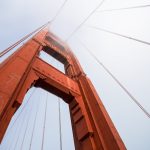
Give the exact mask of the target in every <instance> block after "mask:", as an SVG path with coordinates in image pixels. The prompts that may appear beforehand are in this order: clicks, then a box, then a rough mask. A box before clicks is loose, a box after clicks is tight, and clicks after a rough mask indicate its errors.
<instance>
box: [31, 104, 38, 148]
mask: <svg viewBox="0 0 150 150" xmlns="http://www.w3.org/2000/svg"><path fill="white" fill-rule="evenodd" d="M39 106H40V102H37V106H36V107H37V108H36V113H35V118H34V122H33V129H32V134H31V141H30V146H29V150H31V146H32V141H33V135H34V131H35V125H36V120H37V114H38V110H39Z"/></svg>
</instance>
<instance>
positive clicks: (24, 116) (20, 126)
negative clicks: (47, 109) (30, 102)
mask: <svg viewBox="0 0 150 150" xmlns="http://www.w3.org/2000/svg"><path fill="white" fill-rule="evenodd" d="M30 107H31V106H30ZM30 112H31V108H30V110H29V111H28V113H25V115H26V116H24V117H22V118H24V119H23V121H22V124H21V126H20V129H19V134H18V136H17V140H16V143H15V147H14V150H16V146H17V144H18V141H19V137H20V135H21V134H20V133H21V129H22V127H23V125H24V122H25V117H26V118H27V117H28V115H27V114H29V116H30ZM28 118H29V117H28ZM28 118H27V119H28Z"/></svg>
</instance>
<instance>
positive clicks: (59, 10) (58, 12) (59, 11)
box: [50, 0, 68, 23]
mask: <svg viewBox="0 0 150 150" xmlns="http://www.w3.org/2000/svg"><path fill="white" fill-rule="evenodd" d="M67 1H68V0H65V1H64V2H63V4H62V5H61V7H60V8H59V9H58V11H57V13H56V14H55V16H54V17H53V18H52V20H51V21H50V23H53V22H54V21H55V19H56V18H57V16H58V15H59V14H60V13H61V11H62V9H63V8H64V6H65V4H66V3H67Z"/></svg>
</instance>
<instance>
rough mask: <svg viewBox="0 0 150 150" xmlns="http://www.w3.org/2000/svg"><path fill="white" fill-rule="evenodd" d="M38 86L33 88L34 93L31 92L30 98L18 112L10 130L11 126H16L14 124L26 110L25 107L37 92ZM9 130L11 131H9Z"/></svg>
mask: <svg viewBox="0 0 150 150" xmlns="http://www.w3.org/2000/svg"><path fill="white" fill-rule="evenodd" d="M35 91H36V88H34V89H33V91H32V93H31V94H30V96H29V98H28V99H27V101H26V103H25V104H24V105H23V107H22V109H21V111H20V113H19V114H18V116H17V117H16V119H15V120H14V122H13V124H12V125H11V127H10V128H9V130H11V128H12V127H13V126H14V124H15V123H16V121H17V120H18V118H19V117H20V115H21V114H22V112H23V111H24V109H25V108H26V106H27V104H28V103H29V102H30V99H31V98H32V96H33V94H34V93H35ZM8 132H9V131H8Z"/></svg>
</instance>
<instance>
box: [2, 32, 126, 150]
mask: <svg viewBox="0 0 150 150" xmlns="http://www.w3.org/2000/svg"><path fill="white" fill-rule="evenodd" d="M40 51H45V52H46V53H47V54H49V55H51V56H52V57H54V58H55V59H57V60H59V61H60V62H61V63H63V64H64V67H65V72H66V73H65V74H64V73H62V72H60V71H59V70H57V69H56V68H54V67H53V66H51V65H49V64H47V63H46V62H45V61H43V60H41V59H40V58H39V53H40ZM32 86H35V87H41V88H43V89H45V90H47V91H49V92H51V93H53V94H55V95H57V96H59V97H61V98H62V99H63V100H64V101H65V102H66V103H68V105H69V109H70V116H71V123H72V129H73V136H74V142H75V149H76V150H125V149H126V148H125V145H124V143H123V142H122V140H121V138H120V136H119V134H118V132H117V130H116V128H115V127H114V125H113V123H112V121H111V119H110V117H109V115H108V113H107V111H106V109H105V108H104V106H103V104H102V101H101V100H100V98H99V96H98V94H97V92H96V90H95V88H94V86H93V85H92V83H91V81H90V80H89V79H88V77H87V76H86V75H85V73H84V71H83V69H82V67H81V66H80V63H79V62H78V60H77V58H76V57H75V56H74V54H73V53H72V51H71V50H70V48H69V47H68V46H67V45H66V44H65V43H64V42H62V41H61V40H60V39H59V38H58V37H56V36H55V35H54V34H52V33H50V32H49V31H47V30H45V29H44V30H42V31H41V32H39V33H38V34H37V35H36V36H34V37H33V38H32V39H31V40H29V41H28V42H27V43H26V44H24V45H23V46H22V47H21V48H19V49H18V50H17V51H16V52H15V53H14V54H13V55H12V56H10V57H9V58H8V59H7V60H5V61H4V62H3V63H2V64H1V65H0V140H2V138H3V136H4V134H5V131H6V129H7V127H8V124H9V122H10V120H11V118H12V116H13V114H14V113H15V111H16V110H17V109H18V108H19V106H20V105H21V103H22V101H23V98H24V96H25V94H26V92H27V90H28V89H29V88H31V87H32Z"/></svg>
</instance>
